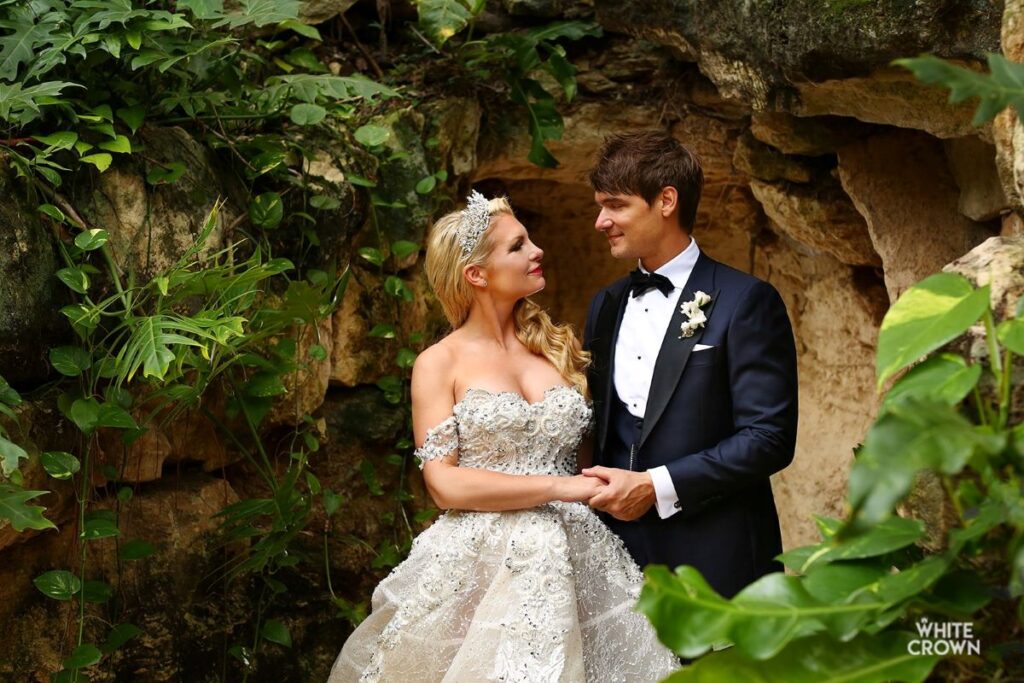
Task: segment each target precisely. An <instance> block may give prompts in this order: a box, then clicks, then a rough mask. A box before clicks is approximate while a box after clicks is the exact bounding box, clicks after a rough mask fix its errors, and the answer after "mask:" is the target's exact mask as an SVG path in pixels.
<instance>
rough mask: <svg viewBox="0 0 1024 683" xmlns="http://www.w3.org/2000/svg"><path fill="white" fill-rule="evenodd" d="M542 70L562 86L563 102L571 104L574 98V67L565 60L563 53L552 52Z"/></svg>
mask: <svg viewBox="0 0 1024 683" xmlns="http://www.w3.org/2000/svg"><path fill="white" fill-rule="evenodd" d="M544 68H545V70H546V71H547V72H548V73H550V74H551V75H552V76H554V77H555V80H557V81H558V84H559V85H560V86H562V92H564V93H565V101H566V102H572V100H573V98H574V97H576V67H574V66H573V65H572V64H571V63H570V62H569V60H567V59H566V58H565V53H564V51H559V50H552V51H551V54H550V55H549V56H548V61H547V62H545V64H544Z"/></svg>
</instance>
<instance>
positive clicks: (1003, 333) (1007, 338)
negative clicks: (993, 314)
mask: <svg viewBox="0 0 1024 683" xmlns="http://www.w3.org/2000/svg"><path fill="white" fill-rule="evenodd" d="M1021 299H1022V300H1024V297H1021ZM996 337H997V338H998V339H999V343H1000V344H1002V345H1003V346H1005V347H1006V348H1008V349H1010V350H1011V351H1013V352H1014V353H1015V354H1016V355H1018V356H1024V319H1021V318H1012V319H1010V320H1004V321H1003V322H1001V323H999V326H998V327H997V328H996Z"/></svg>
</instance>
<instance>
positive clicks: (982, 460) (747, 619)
mask: <svg viewBox="0 0 1024 683" xmlns="http://www.w3.org/2000/svg"><path fill="white" fill-rule="evenodd" d="M978 322H982V323H984V326H985V330H986V335H985V340H984V341H985V343H986V348H987V352H988V355H987V358H985V359H984V360H983V361H979V360H975V359H974V358H973V357H972V356H970V355H958V354H955V353H948V352H947V353H939V351H940V350H941V349H943V347H945V346H946V345H947V344H948V343H949V342H950V341H951V340H953V339H955V338H957V337H960V336H961V335H963V334H964V333H965V332H967V331H968V329H970V328H971V327H972V326H974V325H975V324H976V323H978ZM1021 335H1024V305H1021V306H1019V307H1018V310H1017V315H1016V317H1014V318H1011V319H1007V320H1005V321H1003V322H1002V323H1000V324H999V325H998V326H996V325H995V322H994V317H993V312H992V310H991V309H990V308H989V288H988V286H985V287H980V288H977V289H976V288H974V287H972V286H971V285H970V283H969V282H967V280H965V279H964V278H963V277H961V276H959V275H954V274H948V273H942V274H938V275H934V276H932V277H929V278H927V279H925V280H923V281H922V282H920V283H918V284H916V285H915V286H913V287H911V288H910V289H909V290H907V291H906V292H904V294H903V295H902V296H901V297H900V299H899V300H898V301H897V302H896V303H895V304H894V305H893V306H892V308H891V309H890V310H889V312H888V313H887V315H886V316H885V319H884V321H883V323H882V327H881V330H880V332H879V342H878V379H879V386H883V385H884V384H885V383H886V382H887V381H888V380H890V379H891V378H893V377H896V376H897V375H899V377H898V379H896V381H895V383H893V385H892V386H891V388H890V389H889V391H888V393H887V395H886V397H885V401H884V402H883V406H882V409H881V411H880V413H879V415H878V418H877V419H876V421H875V423H874V425H873V426H872V427H871V429H870V431H869V433H868V435H867V439H866V440H865V442H864V444H863V446H862V447H861V448H860V450H859V452H858V454H857V458H856V460H855V462H854V465H853V469H852V471H851V473H850V481H849V490H848V502H849V509H850V514H849V516H848V518H847V519H846V520H843V521H840V520H836V519H827V518H820V519H819V520H818V525H819V528H820V530H821V533H822V537H823V539H822V542H821V543H819V544H817V545H812V546H806V547H802V548H797V549H794V550H791V551H789V552H786V553H783V555H782V556H781V557H780V559H781V560H782V561H783V562H784V564H785V565H786V566H787V567H788V568H789V569H790V570H791V571H792V572H793V573H794V575H785V574H781V573H776V574H769V575H767V576H764V577H762V578H761V579H759V580H757V581H755V582H754V583H753V584H751V585H750V586H748V587H747V588H745V589H744V590H742V591H741V592H740V593H739V594H737V595H736V596H735V597H733V598H732V599H731V600H727V599H725V598H722V597H721V596H719V595H718V594H717V593H715V591H714V590H713V589H712V588H711V587H710V586H709V585H708V584H707V582H706V581H705V580H704V579H703V577H701V575H700V574H699V573H698V572H697V571H696V570H695V569H693V568H692V567H687V566H683V567H680V568H678V569H677V570H676V572H675V573H674V574H673V573H670V572H669V571H668V570H667V569H666V568H664V567H652V568H649V569H648V570H647V581H646V584H645V586H644V590H643V593H642V595H641V599H640V605H639V607H640V609H641V611H643V612H644V613H645V614H647V615H648V617H650V619H651V621H652V622H653V623H654V625H655V627H656V628H657V630H658V634H659V637H661V639H662V640H663V641H664V642H665V643H666V644H668V645H669V646H670V647H672V648H673V649H674V650H675V651H676V652H679V653H680V654H681V655H683V656H686V657H697V656H699V655H702V654H705V653H707V652H709V651H710V650H712V648H714V647H716V646H717V647H722V646H724V645H731V646H732V647H731V648H729V649H728V650H726V651H724V652H715V653H712V654H710V655H708V656H706V657H703V658H701V659H700V660H698V661H697V662H696V663H695V664H694V665H692V666H690V667H687V668H685V669H683V670H681V671H680V672H678V673H677V674H675V675H674V676H673V677H672V678H671V680H672V681H690V680H732V679H733V677H734V673H733V672H735V671H755V670H756V671H758V672H759V673H758V680H765V681H769V680H771V681H775V680H777V681H791V680H865V681H875V680H900V681H921V680H924V678H925V677H926V676H927V675H928V674H929V673H930V672H931V670H932V668H933V667H934V666H935V664H936V663H937V662H938V661H939V659H940V658H941V657H939V656H920V655H915V654H914V653H912V652H909V651H908V650H907V643H909V642H910V641H912V640H914V639H916V638H919V637H920V634H919V633H917V634H915V633H914V629H915V624H917V623H918V619H920V618H922V617H923V618H926V619H930V620H932V621H940V620H942V619H943V618H945V619H951V620H968V619H971V618H972V617H973V618H975V622H974V623H975V624H976V627H983V626H984V625H985V621H983V620H982V619H979V618H978V617H980V616H984V617H985V618H986V619H991V620H992V622H993V628H991V629H990V630H988V631H985V632H984V633H981V634H979V635H980V637H981V639H982V641H983V642H984V643H985V647H986V648H987V649H988V657H989V659H990V660H991V661H992V662H993V664H992V666H994V667H996V668H997V669H1002V670H1003V671H1004V672H1005V671H1006V667H1012V663H1011V662H1008V661H1000V657H1001V656H1006V657H1013V656H1014V655H1013V653H1012V651H1009V650H1006V649H1005V648H1003V647H1002V646H1001V645H999V644H998V643H999V642H1012V641H1013V640H1014V638H1017V637H1019V635H1020V632H1021V623H1020V622H1021V620H1024V602H1022V596H1024V552H1022V538H1024V500H1022V498H1021V496H1020V491H1021V477H1022V474H1024V427H1022V425H1021V424H1020V423H1019V422H1018V423H1014V421H1013V420H1011V419H1010V416H1011V410H1010V408H1011V406H1010V403H1011V393H1012V386H1011V384H1012V379H1011V373H1012V370H1013V359H1014V358H1015V357H1016V356H1019V355H1020V354H1021V353H1022V352H1024V344H1022V343H1021V340H1022V339H1024V337H1022V336H1021ZM929 354H932V355H931V356H930V357H929V358H928V360H926V361H925V362H923V363H918V361H919V359H920V358H921V357H922V356H926V355H929ZM965 354H967V352H965ZM908 368H909V369H910V371H909V372H905V373H904V374H902V375H900V373H903V372H904V371H905V370H907V369H908ZM967 397H970V399H971V400H970V402H969V403H964V399H965V398H967ZM1018 408H1019V407H1018ZM1017 419H1018V420H1019V418H1017ZM926 476H937V477H938V478H939V479H940V480H941V482H942V484H943V486H944V490H945V491H946V493H947V496H948V500H949V502H950V503H951V504H952V506H953V508H954V509H955V510H956V511H957V516H958V519H957V523H956V525H955V526H954V527H953V528H952V529H951V530H949V532H948V533H947V534H946V536H945V538H943V539H933V540H940V541H941V542H942V549H941V551H940V552H936V553H933V554H927V553H925V552H924V551H923V550H922V549H921V547H919V546H918V545H916V544H918V543H919V542H923V541H924V540H925V538H924V537H925V529H924V525H923V524H922V523H921V522H920V521H918V520H914V519H905V518H902V517H899V516H895V511H896V507H897V505H899V504H900V503H901V502H903V501H904V500H905V499H906V498H907V496H908V494H909V493H910V492H911V490H912V487H913V486H914V483H915V481H919V480H920V479H921V477H926ZM982 558H985V559H984V561H982ZM981 610H985V611H981ZM1007 619H1009V620H1011V621H1016V622H1017V623H1016V625H1015V626H1013V627H1010V628H1009V629H1008V630H1007V629H1006V628H1003V627H1001V626H996V623H1000V624H1002V623H1005V621H1006V620H1007ZM937 654H948V653H937ZM975 666H977V664H975ZM726 671H729V672H730V673H729V674H726V673H725V672H726ZM988 673H992V674H993V675H996V674H995V673H994V672H988Z"/></svg>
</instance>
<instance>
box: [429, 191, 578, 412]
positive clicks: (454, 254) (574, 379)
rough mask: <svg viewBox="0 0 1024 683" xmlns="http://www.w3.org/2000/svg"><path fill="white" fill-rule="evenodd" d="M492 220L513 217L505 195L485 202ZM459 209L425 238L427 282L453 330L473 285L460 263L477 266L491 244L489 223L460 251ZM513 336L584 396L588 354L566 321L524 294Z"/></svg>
mask: <svg viewBox="0 0 1024 683" xmlns="http://www.w3.org/2000/svg"><path fill="white" fill-rule="evenodd" d="M487 208H488V214H489V215H490V216H491V220H492V224H493V219H494V217H495V216H499V215H502V214H508V215H510V216H511V215H513V213H512V207H511V205H510V204H509V203H508V199H507V198H505V197H496V198H494V199H491V200H490V202H488V207H487ZM461 219H462V212H461V211H453V212H452V213H449V214H445V215H444V216H442V217H441V218H439V219H438V220H437V222H436V223H434V227H433V228H432V229H431V231H430V235H429V237H428V238H427V257H426V271H427V280H428V281H429V282H430V286H431V288H433V290H434V293H435V294H436V295H437V298H438V300H439V301H440V302H441V307H442V309H444V315H445V317H446V318H448V322H449V323H451V325H452V328H453V329H458V328H459V327H461V326H462V325H463V323H465V322H466V318H468V317H469V309H470V307H471V306H472V304H473V286H472V285H471V284H469V282H468V281H467V280H466V278H465V277H464V276H463V274H462V271H463V269H464V268H465V267H466V266H471V265H474V266H483V265H484V264H485V262H486V261H487V257H488V256H490V254H491V250H492V249H493V248H494V241H493V239H492V238H491V231H490V229H489V228H490V226H488V230H485V231H484V233H483V235H481V236H480V239H479V240H477V243H476V246H475V247H474V248H473V251H471V252H470V253H469V254H466V255H463V253H462V245H461V244H460V243H459V237H458V229H459V223H460V221H461ZM513 316H514V320H515V330H516V337H518V338H519V341H521V342H522V343H523V345H524V346H525V347H526V348H527V349H529V350H530V352H531V353H535V354H538V355H541V356H544V357H545V358H547V359H548V361H549V362H550V363H551V364H552V365H554V366H555V368H556V369H557V370H558V372H559V373H560V374H561V375H562V377H564V378H565V379H566V381H568V382H569V383H570V384H571V385H573V386H574V387H576V389H578V390H579V391H580V393H582V394H583V395H584V396H589V393H588V392H587V377H586V368H587V365H588V364H589V362H590V354H589V353H587V352H585V351H584V350H583V348H582V347H581V346H580V341H579V338H578V337H577V336H576V333H575V332H574V331H573V329H572V326H570V325H558V324H555V323H554V322H553V321H552V320H551V316H549V315H548V313H547V311H545V310H544V309H543V308H541V307H540V306H538V305H537V304H535V303H534V302H533V301H531V300H530V299H529V298H523V299H520V300H519V301H518V302H517V303H516V306H515V309H514V310H513Z"/></svg>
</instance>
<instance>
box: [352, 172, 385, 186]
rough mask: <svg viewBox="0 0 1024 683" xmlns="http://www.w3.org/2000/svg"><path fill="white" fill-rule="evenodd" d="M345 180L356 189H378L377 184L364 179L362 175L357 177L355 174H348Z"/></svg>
mask: <svg viewBox="0 0 1024 683" xmlns="http://www.w3.org/2000/svg"><path fill="white" fill-rule="evenodd" d="M345 179H346V180H348V182H349V183H350V184H352V185H355V186H356V187H377V183H376V182H374V181H372V180H370V179H368V178H364V177H362V176H360V175H355V174H354V173H349V174H347V175H346V176H345Z"/></svg>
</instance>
